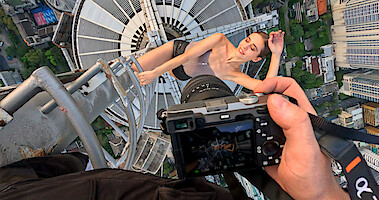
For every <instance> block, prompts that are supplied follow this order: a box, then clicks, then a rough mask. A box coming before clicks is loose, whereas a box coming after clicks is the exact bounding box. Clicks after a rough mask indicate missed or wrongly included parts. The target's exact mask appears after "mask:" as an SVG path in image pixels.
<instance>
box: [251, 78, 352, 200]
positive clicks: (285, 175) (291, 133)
mask: <svg viewBox="0 0 379 200" xmlns="http://www.w3.org/2000/svg"><path fill="white" fill-rule="evenodd" d="M255 92H257V93H271V92H277V93H283V94H285V95H287V96H291V97H294V98H295V99H297V101H298V105H299V106H296V105H294V104H292V103H290V102H289V101H287V100H285V99H284V98H283V97H282V96H281V95H278V94H273V95H270V96H269V98H268V100H267V106H268V110H269V112H270V116H271V118H272V119H273V120H274V121H275V122H276V123H277V124H278V125H279V126H280V127H281V128H282V129H283V132H284V135H285V137H286V143H285V145H284V149H283V152H282V158H281V162H280V164H279V165H278V166H277V165H275V166H269V167H265V170H266V171H267V173H268V174H269V175H270V176H271V177H272V178H273V179H274V180H275V181H276V182H277V183H278V184H279V185H280V186H281V187H282V188H283V190H285V191H286V192H287V193H288V194H289V195H291V196H292V198H294V199H338V200H340V199H350V197H349V195H348V194H347V193H346V192H344V191H343V190H342V189H341V188H340V187H339V185H338V183H337V182H336V180H335V179H334V177H333V174H332V170H331V161H330V159H329V158H328V157H327V156H326V155H325V154H323V153H322V152H321V150H320V147H319V145H318V143H317V140H316V138H315V135H314V132H313V128H312V125H311V122H310V119H309V117H308V114H307V112H309V113H312V114H316V112H315V110H314V109H313V107H312V105H311V104H310V103H309V101H308V99H307V97H306V96H305V94H304V92H303V90H302V89H301V87H300V86H299V85H298V84H297V83H296V81H295V80H293V79H291V78H286V77H274V78H267V79H265V80H264V81H263V82H262V83H261V84H259V85H258V86H257V87H256V88H255Z"/></svg>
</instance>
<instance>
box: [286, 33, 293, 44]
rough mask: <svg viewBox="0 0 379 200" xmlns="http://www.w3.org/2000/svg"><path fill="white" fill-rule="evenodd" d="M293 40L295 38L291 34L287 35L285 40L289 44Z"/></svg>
mask: <svg viewBox="0 0 379 200" xmlns="http://www.w3.org/2000/svg"><path fill="white" fill-rule="evenodd" d="M293 40H294V38H293V37H292V36H291V35H287V36H285V42H286V44H287V45H288V44H292V43H293Z"/></svg>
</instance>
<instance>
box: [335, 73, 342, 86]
mask: <svg viewBox="0 0 379 200" xmlns="http://www.w3.org/2000/svg"><path fill="white" fill-rule="evenodd" d="M336 79H337V83H338V87H342V85H343V83H342V79H343V73H342V72H341V71H338V72H336Z"/></svg>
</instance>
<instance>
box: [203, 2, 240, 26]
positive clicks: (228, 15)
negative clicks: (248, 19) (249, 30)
mask: <svg viewBox="0 0 379 200" xmlns="http://www.w3.org/2000/svg"><path fill="white" fill-rule="evenodd" d="M238 21H241V15H240V14H239V10H238V8H237V7H235V8H233V9H231V10H228V11H227V12H225V13H223V14H222V15H220V16H218V17H216V18H214V19H212V20H209V21H208V22H206V23H204V24H203V25H202V26H203V28H204V29H210V28H215V27H218V26H222V25H225V24H231V23H234V22H238Z"/></svg>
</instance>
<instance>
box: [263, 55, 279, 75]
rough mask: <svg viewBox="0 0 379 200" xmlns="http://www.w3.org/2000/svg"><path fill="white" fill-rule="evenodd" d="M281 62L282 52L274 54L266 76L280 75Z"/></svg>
mask: <svg viewBox="0 0 379 200" xmlns="http://www.w3.org/2000/svg"><path fill="white" fill-rule="evenodd" d="M279 63H280V54H272V55H271V61H270V67H269V69H268V72H267V75H266V78H270V77H275V76H277V75H278V71H279Z"/></svg>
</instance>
